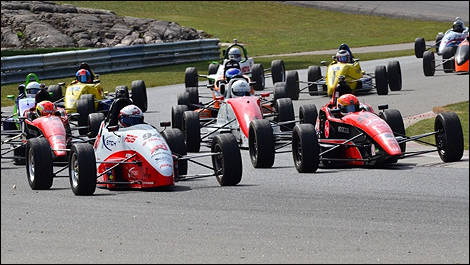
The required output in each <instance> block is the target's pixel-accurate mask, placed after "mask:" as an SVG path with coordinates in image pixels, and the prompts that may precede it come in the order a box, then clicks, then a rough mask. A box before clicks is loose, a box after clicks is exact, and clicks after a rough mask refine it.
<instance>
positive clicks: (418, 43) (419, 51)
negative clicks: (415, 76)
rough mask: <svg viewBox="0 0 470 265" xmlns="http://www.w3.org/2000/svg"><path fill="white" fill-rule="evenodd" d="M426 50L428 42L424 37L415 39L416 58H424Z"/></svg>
mask: <svg viewBox="0 0 470 265" xmlns="http://www.w3.org/2000/svg"><path fill="white" fill-rule="evenodd" d="M425 50H426V42H425V41H424V39H423V38H416V39H415V55H416V58H423V53H424V51H425Z"/></svg>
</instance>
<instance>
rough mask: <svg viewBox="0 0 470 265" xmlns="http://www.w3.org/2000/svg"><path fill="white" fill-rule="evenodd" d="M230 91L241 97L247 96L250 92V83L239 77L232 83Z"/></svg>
mask: <svg viewBox="0 0 470 265" xmlns="http://www.w3.org/2000/svg"><path fill="white" fill-rule="evenodd" d="M231 88H232V93H233V94H234V95H235V96H238V97H242V96H249V95H250V92H251V88H250V85H249V84H248V82H246V80H245V79H240V80H237V81H235V82H233V83H232V86H231Z"/></svg>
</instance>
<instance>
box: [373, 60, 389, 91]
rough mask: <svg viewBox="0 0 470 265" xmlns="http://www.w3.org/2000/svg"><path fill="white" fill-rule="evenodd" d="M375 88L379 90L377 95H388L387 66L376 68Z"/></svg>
mask: <svg viewBox="0 0 470 265" xmlns="http://www.w3.org/2000/svg"><path fill="white" fill-rule="evenodd" d="M375 87H376V89H377V95H387V94H388V81H387V69H386V68H385V65H378V66H376V67H375Z"/></svg>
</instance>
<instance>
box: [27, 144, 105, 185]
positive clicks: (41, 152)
mask: <svg viewBox="0 0 470 265" xmlns="http://www.w3.org/2000/svg"><path fill="white" fill-rule="evenodd" d="M93 166H94V167H96V165H93ZM52 170H53V169H52V150H51V146H50V145H49V142H48V141H47V139H46V138H44V137H38V138H32V139H29V140H28V142H27V143H26V176H27V178H28V183H29V186H30V187H31V189H33V190H47V189H50V188H51V186H52V181H53V171H52Z"/></svg>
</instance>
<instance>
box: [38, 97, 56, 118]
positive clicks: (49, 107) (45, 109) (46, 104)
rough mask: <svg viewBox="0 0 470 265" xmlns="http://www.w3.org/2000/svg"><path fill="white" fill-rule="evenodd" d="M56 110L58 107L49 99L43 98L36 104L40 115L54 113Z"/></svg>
mask: <svg viewBox="0 0 470 265" xmlns="http://www.w3.org/2000/svg"><path fill="white" fill-rule="evenodd" d="M55 111H56V107H55V105H54V103H52V102H50V101H49V100H43V101H41V102H39V103H38V104H36V112H37V113H38V115H39V116H46V115H49V114H54V113H55Z"/></svg>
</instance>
